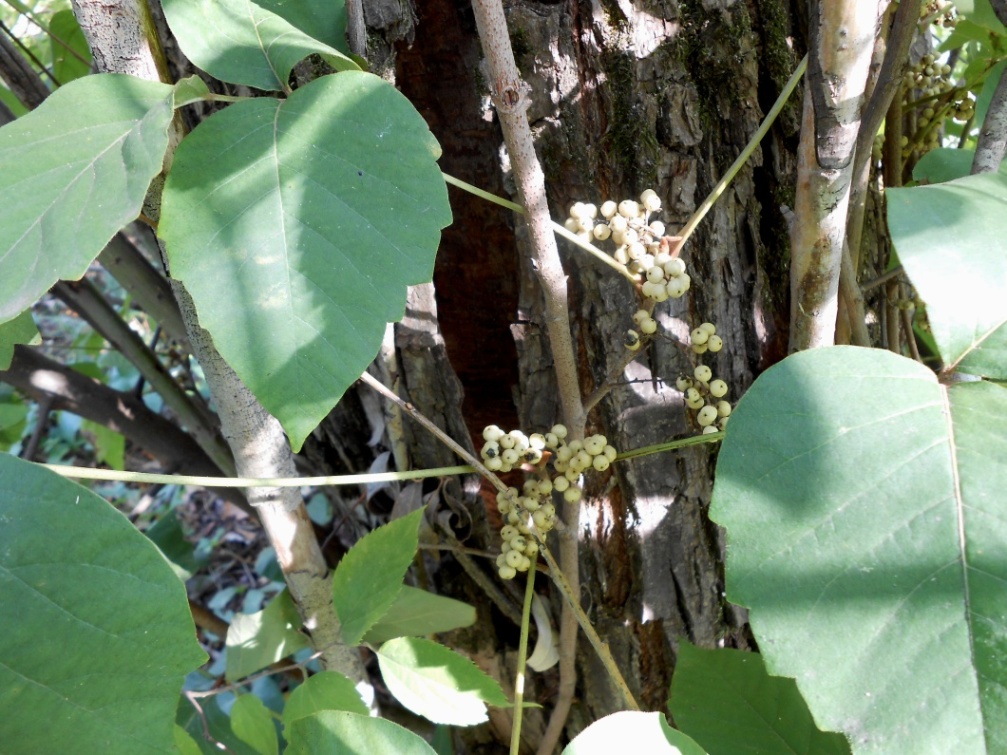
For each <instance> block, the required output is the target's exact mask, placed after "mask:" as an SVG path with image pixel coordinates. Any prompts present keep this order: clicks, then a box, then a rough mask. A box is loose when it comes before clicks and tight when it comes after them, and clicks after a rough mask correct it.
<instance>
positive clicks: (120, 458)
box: [81, 419, 126, 471]
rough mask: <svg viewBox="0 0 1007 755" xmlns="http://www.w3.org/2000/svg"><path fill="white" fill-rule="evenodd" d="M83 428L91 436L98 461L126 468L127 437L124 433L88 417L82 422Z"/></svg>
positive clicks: (114, 466) (115, 467)
mask: <svg viewBox="0 0 1007 755" xmlns="http://www.w3.org/2000/svg"><path fill="white" fill-rule="evenodd" d="M81 430H83V431H84V432H87V433H88V434H89V435H90V436H91V439H92V441H93V443H94V457H95V460H96V461H98V462H99V463H101V464H107V465H108V466H109V467H111V468H112V469H118V470H120V471H122V470H124V469H125V468H126V438H125V437H124V436H123V434H122V433H117V432H116V431H115V430H112V429H111V428H108V427H105V426H104V425H102V424H99V423H98V422H92V421H91V420H87V419H86V420H84V421H83V422H82V423H81Z"/></svg>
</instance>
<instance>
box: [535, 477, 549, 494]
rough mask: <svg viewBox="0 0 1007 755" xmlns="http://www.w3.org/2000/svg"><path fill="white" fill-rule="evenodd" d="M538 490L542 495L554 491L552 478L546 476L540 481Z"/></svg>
mask: <svg viewBox="0 0 1007 755" xmlns="http://www.w3.org/2000/svg"><path fill="white" fill-rule="evenodd" d="M538 492H539V494H540V495H544V496H545V495H549V494H550V493H551V492H552V480H550V479H549V478H548V477H546V478H545V479H544V480H539V481H538Z"/></svg>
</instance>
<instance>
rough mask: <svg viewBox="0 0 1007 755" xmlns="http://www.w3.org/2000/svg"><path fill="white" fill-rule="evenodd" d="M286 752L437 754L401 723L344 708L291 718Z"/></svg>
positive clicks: (312, 754) (314, 754)
mask: <svg viewBox="0 0 1007 755" xmlns="http://www.w3.org/2000/svg"><path fill="white" fill-rule="evenodd" d="M285 736H286V738H287V741H288V742H289V743H290V744H289V745H288V746H287V749H286V755H318V753H323V752H331V753H339V755H385V753H395V755H436V753H435V752H434V750H433V748H431V747H430V745H428V744H427V743H426V742H424V741H423V740H422V739H420V738H419V737H418V736H416V735H415V734H413V733H412V732H411V731H409V730H408V729H403V728H402V727H401V726H399V725H398V724H394V723H392V722H391V721H387V720H385V719H383V718H371V717H370V716H363V715H360V714H359V713H349V712H347V711H343V710H323V711H319V712H318V713H313V714H312V715H310V716H305V717H304V718H299V719H297V720H296V721H294V722H292V723H291V724H290V726H289V727H288V728H287V730H286V732H285Z"/></svg>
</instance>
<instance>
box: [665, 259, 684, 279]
mask: <svg viewBox="0 0 1007 755" xmlns="http://www.w3.org/2000/svg"><path fill="white" fill-rule="evenodd" d="M664 272H666V273H667V274H668V276H669V277H670V278H677V277H678V276H679V275H682V274H683V273H685V260H683V259H682V258H681V257H672V258H671V259H670V260H668V261H667V262H665V263H664Z"/></svg>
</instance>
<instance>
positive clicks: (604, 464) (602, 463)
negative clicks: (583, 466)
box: [591, 454, 612, 472]
mask: <svg viewBox="0 0 1007 755" xmlns="http://www.w3.org/2000/svg"><path fill="white" fill-rule="evenodd" d="M611 463H612V462H610V461H609V460H608V457H607V456H605V455H604V454H600V455H599V456H595V457H594V460H593V461H592V462H591V466H593V467H594V468H595V469H596V470H597V471H599V472H604V471H605V470H606V469H608V467H609V465H610V464H611Z"/></svg>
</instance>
